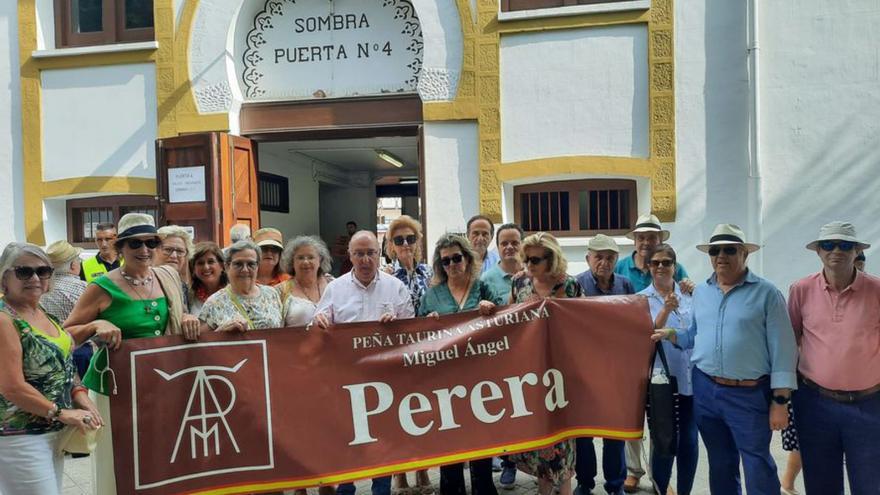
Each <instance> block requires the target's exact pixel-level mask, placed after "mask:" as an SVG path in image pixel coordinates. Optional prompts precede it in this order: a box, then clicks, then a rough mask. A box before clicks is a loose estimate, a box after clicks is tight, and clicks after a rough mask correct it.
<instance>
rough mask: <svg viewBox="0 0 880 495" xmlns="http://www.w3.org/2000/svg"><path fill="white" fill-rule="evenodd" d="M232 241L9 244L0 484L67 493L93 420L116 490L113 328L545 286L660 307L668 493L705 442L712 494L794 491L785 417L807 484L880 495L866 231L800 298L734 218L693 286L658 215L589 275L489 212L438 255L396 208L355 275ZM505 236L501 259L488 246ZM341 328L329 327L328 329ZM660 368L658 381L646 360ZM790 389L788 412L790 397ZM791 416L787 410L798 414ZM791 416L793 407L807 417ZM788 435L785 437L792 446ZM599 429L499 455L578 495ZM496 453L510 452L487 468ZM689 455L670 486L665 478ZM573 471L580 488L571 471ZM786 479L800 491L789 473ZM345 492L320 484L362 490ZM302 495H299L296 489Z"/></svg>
mask: <svg viewBox="0 0 880 495" xmlns="http://www.w3.org/2000/svg"><path fill="white" fill-rule="evenodd" d="M230 235H231V238H232V240H233V242H232V243H231V244H230V245H229V246H226V247H225V248H221V247H220V246H218V245H217V244H215V243H213V242H199V243H197V244H195V245H193V240H192V237H191V235H190V233H189V232H188V231H187V230H186V229H183V228H181V227H178V226H173V225H172V226H165V227H161V228H157V227H156V225H155V222H154V219H153V218H152V217H150V216H149V215H146V214H142V213H129V214H126V215H124V216H123V217H122V218H121V219H120V220H119V223H118V225H113V224H100V225H98V226H97V229H96V233H95V240H96V246H97V248H98V254H97V255H95V256H94V257H90V258H88V259H86V260H84V261H81V249H79V248H76V247H73V246H71V245H70V244H68V243H67V242H66V241H58V242H55V243H53V244H51V245H49V246H48V247H47V249H46V250H45V251H44V250H43V249H41V248H39V247H37V246H34V245H31V244H26V243H10V244H9V245H7V246H6V248H5V250H4V251H3V253H2V256H0V283H2V285H0V292H2V298H0V492H2V493H6V494H9V495H18V494H41V495H42V494H53V493H60V489H61V480H62V467H63V453H62V452H60V451H59V449H58V448H57V443H58V441H59V440H58V439H59V438H60V432H61V430H62V429H63V428H65V427H70V428H78V429H79V430H81V431H88V430H97V429H101V431H102V435H100V436H99V437H98V446H97V449H96V450H95V453H94V455H93V456H92V465H93V485H92V486H93V487H94V489H95V491H96V493H99V494H101V495H112V494H113V493H115V491H116V490H115V488H116V487H115V479H114V473H113V452H112V442H111V439H112V421H111V417H110V411H109V395H110V394H111V393H112V391H113V389H114V388H115V383H114V377H113V373H112V370H110V368H109V367H108V358H107V349H115V348H118V347H119V346H120V345H121V342H122V340H124V339H130V338H149V337H156V336H161V335H181V336H183V337H184V338H186V339H189V340H196V339H198V338H199V335H200V334H202V333H204V332H209V331H232V332H246V331H249V330H254V329H271V328H282V327H300V328H315V327H317V328H321V329H327V328H331V327H332V326H333V325H334V324H338V323H348V322H358V321H378V322H387V321H391V320H394V319H399V318H412V317H416V316H419V317H436V316H439V315H446V314H451V313H457V312H462V311H471V310H477V311H479V312H480V313H481V314H483V315H490V314H492V313H494V312H495V311H496V308H497V307H498V306H500V305H504V304H512V303H519V302H525V301H529V300H533V299H536V298H538V299H542V298H548V297H574V298H577V297H604V296H616V295H630V294H639V295H641V296H644V297H646V298H647V300H648V306H649V308H650V312H651V318H652V320H653V322H654V327H655V331H654V333H653V334H652V335H650V336H648V335H646V337H645V338H646V339H647V338H651V339H653V340H655V341H656V342H658V344H657V345H658V346H662V347H663V350H664V351H665V353H666V356H667V357H668V363H669V372H670V373H671V374H672V375H674V376H675V377H676V379H677V383H678V393H679V405H678V415H677V422H678V428H677V448H676V454H675V456H674V457H669V458H667V457H661V456H658V455H655V453H654V452H650V455H649V456H648V458H649V459H650V460H649V463H650V470H649V471H650V478H651V481H652V484H653V488H654V489H655V490H656V492H657V493H660V494H663V495H665V494H668V493H679V494H688V493H691V490H692V488H693V482H694V476H695V473H696V469H697V463H698V451H699V449H698V437H702V439H703V442H704V444H705V446H706V449H707V452H708V456H709V459H708V463H709V473H710V476H709V478H710V486H711V491H712V493H713V494H720V495H726V494H735V493H740V490H741V481H740V463H742V466H743V471H744V473H745V485H746V488H747V491H748V492H749V493H756V494H777V493H780V492H781V491H782V492H783V493H786V494H792V493H795V491H794V487H793V486H792V485H791V484H790V483H783V484H782V485H780V481H779V478H778V476H777V473H776V465H775V463H774V461H773V458H772V457H771V455H770V442H771V438H772V432H773V431H774V430H783V429H786V435H787V438H789V439H790V438H794V439H796V440H797V444H798V445H797V446H796V448H797V449H799V451H800V454H801V458H802V462H803V473H804V482H805V485H806V489H807V491H808V493H816V494H836V493H843V476H844V459H845V460H846V462H845V466H846V473H847V475H848V478H849V483H850V487H851V489H852V492H853V493H858V494H872V493H878V494H880V483H877V482H876V479H874V478H873V473H872V472H871V471H872V469H871V468H872V467H874V466H875V465H876V463H877V461H876V459H877V458H878V454H880V450H878V447H877V446H878V445H880V279H878V278H875V277H872V276H870V275H867V274H865V273H863V272H862V271H861V270H860V269H858V268H857V265H856V263H857V260H858V258H862V262H863V261H864V250H865V249H867V248H868V247H870V246H869V244H867V243H866V242H864V241H862V240H860V239H859V238H858V236H857V235H856V232H855V229H854V227H853V226H852V225H851V224H849V223H845V222H832V223H829V224H827V225H825V226H823V227H822V228H821V229H820V233H819V236H818V238H817V239H815V240H814V241H812V242H810V243H809V244H807V246H806V248H807V249H810V250H813V251H816V253H817V254H818V257H819V259H820V262H821V265H822V268H821V270H820V271H819V272H818V273H815V274H813V275H810V276H808V277H806V278H804V279H802V280H800V281H798V282H797V283H795V284H794V285H793V286H792V288H791V291H790V294H789V298H788V301H787V302H786V300H785V298H784V297H783V295H782V294H781V292H780V291H779V290H778V289H776V287H774V286H773V284H772V283H770V282H769V281H767V280H765V279H763V278H761V277H759V276H757V275H755V274H754V273H753V272H752V271H750V270H749V269H748V267H747V258H748V256H749V255H750V254H751V253H753V252H755V251H756V250H758V249H759V246H757V245H756V244H753V243H749V242H747V241H746V238H745V235H744V234H743V232H742V230H741V229H739V227H737V226H735V225H732V224H721V225H718V226H717V227H716V229H715V231H714V232H713V234H712V236H711V237H710V238H709V240H708V241H707V242H705V243H703V244H700V245H698V246H697V249H699V250H700V251H703V252H705V253H707V254H708V256H709V261H710V263H711V267H712V271H713V274H712V276H711V277H710V278H709V279H708V280H706V281H705V282H702V283H699V284H697V283H695V282H693V281H691V280H690V279H689V278H688V275H687V272H686V270H685V268H684V267H683V266H682V265H681V264H680V263H679V262H678V260H677V255H676V251H675V250H674V249H673V248H672V247H671V245H670V244H669V242H668V241H669V231H668V230H665V229H664V228H663V227H662V225H661V224H660V221H659V220H658V219H657V218H656V217H655V216H653V215H644V216H641V217H639V219H638V221H637V224H636V225H635V228H634V229H633V230H632V231H631V232H629V233H628V234H627V237H628V238H630V239H631V240H632V242H633V245H634V251H633V253H632V254H631V255H630V256H626V257H624V258H622V259H619V256H620V248H619V246H618V244H617V242H616V241H615V240H614V239H613V238H612V237H609V236H606V235H603V234H598V235H596V236H595V237H593V238H592V239H590V241H589V243H588V245H587V252H586V262H587V264H588V265H589V270H588V271H585V272H583V273H580V274H578V275H576V276H572V275H569V274H568V264H567V262H566V258H565V256H564V254H563V251H562V248H561V247H560V244H559V242H558V241H557V239H556V238H555V237H554V236H553V235H551V234H549V233H544V232H538V233H534V234H531V235H528V236H526V235H525V234H524V232H523V230H522V229H521V228H520V227H519V226H518V225H516V224H512V223H508V224H504V225H501V226H500V227H498V229H497V231H496V229H495V225H494V224H493V222H492V221H491V220H490V219H489V218H487V217H484V216H480V215H477V216H475V217H473V218H471V219H470V220H469V221H468V223H467V231H466V233H465V234H464V235H455V234H446V235H443V236H441V237H440V239H438V240H437V241H436V243H435V244H434V246H433V256H432V257H431V260H430V262H428V260H427V259H426V258H425V255H424V253H423V252H422V250H423V234H422V228H421V225H420V223H419V222H418V221H416V220H414V219H413V218H410V217H408V216H405V215H404V216H401V217H399V218H397V219H396V220H394V221H393V222H392V223H391V224H390V226H389V228H388V231H387V233H386V236H385V246H384V248H385V249H384V251H385V252H386V253H387V254H388V255H389V256H390V258H391V260H392V262H391V263H389V264H387V265H386V266H382V265H381V263H380V256H381V255H382V253H383V249H382V246H380V242H379V240H378V239H377V237H376V235H375V234H374V233H372V232H370V231H365V230H361V231H356V232H352V235H351V237H350V239H349V243H348V265H350V269H349V270H347V271H344V272H342V273H341V274H340V275H339V276H338V277H336V278H334V277H333V276H332V275H331V271H332V270H331V263H332V257H331V254H330V251H329V250H328V247H327V245H326V244H325V243H324V242H323V241H322V240H321V239H320V238H318V237H315V236H298V237H295V238H294V239H291V240H289V241H287V242H286V243H285V242H284V239H283V237H282V234H281V232H280V231H278V230H277V229H273V228H263V229H260V230H257V231H256V232H253V234H251V232H250V229H248V228H247V226H243V225H237V226H235V227H233V230H232V231H231V232H230ZM493 239H494V243H495V245H496V247H497V249H496V250H492V249H490V245H491V244H492V242H493ZM331 330H332V328H331ZM654 368H655V371H654V372H655V373H662V372H663V371H661V370H662V368H661V367H660V365H659V363H655V366H654ZM792 401H793V406H792V404H791V402H792ZM795 415H796V416H795ZM790 417H791V418H793V417H796V418H797V425H796V428H795V427H794V423H793V421H791V422H790ZM789 443H791V442H789ZM594 449H595V447H594V442H593V439H592V438H577V439H571V440H565V441H562V442H560V443H557V444H555V445H552V446H550V447H547V448H545V449H540V450H538V451H530V452H520V453H515V454H511V455H509V456H503V457H501V459H500V468H501V477H500V484H501V486H502V487H504V488H511V487H513V486H514V483H515V478H516V475H517V471H523V472H526V473H529V474H531V475H534V476H536V477H537V478H538V489H539V492H540V493H541V494H542V495H549V494H550V493H552V492H553V491H554V490H556V491H559V492H560V493H562V494H563V495H564V494H572V493H577V494H578V495H587V494H588V493H590V492H591V490H592V489H593V488H594V486H595V482H594V479H595V477H596V475H597V470H598V466H597V460H596V459H597V458H596V453H595V450H594ZM602 449H603V453H602V457H603V459H602V468H603V471H604V478H605V485H604V489H605V491H606V492H607V493H609V494H615V495H617V494H620V493H622V492H623V491H627V492H635V491H638V490H639V481H640V478H641V477H642V476H644V475H645V474H646V472H647V471H648V469H646V466H644V465H643V463H642V459H643V451H644V445H643V442H642V441H641V440H635V441H630V442H624V441H621V440H614V439H603V440H602ZM496 461H497V460H496ZM468 464H469V466H468V469H469V474H470V479H471V490H472V492H473V493H475V494H479V495H496V494H497V490H496V486H495V483H494V480H493V475H492V471H493V467H494V466H493V464H494V463H493V459H491V458H490V459H481V460H473V461H470V462H469V463H468ZM673 466H675V467H676V470H677V472H676V485H677V486H676V487H675V488H674V489H673V488H672V487H671V486H670V480H671V479H672V469H673ZM464 473H465V471H464V465H463V464H454V465H446V466H441V468H440V486H439V491H440V493H441V494H443V495H459V494H464V493H466V484H465V474H464ZM573 478H576V481H577V486H576V487H575V486H574V484H573ZM786 485H788V486H786ZM354 491H355V487H354V485H353V484H351V483H346V484H342V485H339V486H338V487H328V486H324V487H320V493H322V494H327V493H339V494H352V493H354ZM372 491H373V493H374V494H377V495H386V494H390V493H391V492H392V491H396V492H407V493H420V494H423V495H429V494H431V493H433V492H434V487H432V486H431V482H430V479H429V478H428V475H427V472H426V471H418V472H417V473H415V479H414V480H413V484H412V485H410V484H409V480H408V478H407V474H405V473H402V474H398V475H395V476H394V477H390V476H389V477H382V478H376V479H374V480H372ZM302 493H304V491H300V495H302Z"/></svg>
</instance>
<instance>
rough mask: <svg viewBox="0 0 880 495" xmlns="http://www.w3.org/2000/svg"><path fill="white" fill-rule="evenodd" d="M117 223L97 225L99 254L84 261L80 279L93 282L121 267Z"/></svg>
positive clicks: (96, 241)
mask: <svg viewBox="0 0 880 495" xmlns="http://www.w3.org/2000/svg"><path fill="white" fill-rule="evenodd" d="M115 244H116V225H115V224H112V223H99V224H98V225H97V226H95V246H97V248H98V254H96V255H95V256H94V257H91V258H88V259H86V260H85V261H83V264H82V270H81V271H80V274H79V278H80V280H85V281H86V282H91V281H92V280H95V279H96V278H98V277H100V276H102V275H104V274H105V273H107V272H109V271H111V270H115V269H117V268H119V255H118V254H117V253H116V247H115Z"/></svg>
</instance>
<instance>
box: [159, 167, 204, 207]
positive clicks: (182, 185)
mask: <svg viewBox="0 0 880 495" xmlns="http://www.w3.org/2000/svg"><path fill="white" fill-rule="evenodd" d="M205 190H206V187H205V166H204V165H199V166H196V167H178V168H170V169H168V202H169V203H193V202H199V201H205Z"/></svg>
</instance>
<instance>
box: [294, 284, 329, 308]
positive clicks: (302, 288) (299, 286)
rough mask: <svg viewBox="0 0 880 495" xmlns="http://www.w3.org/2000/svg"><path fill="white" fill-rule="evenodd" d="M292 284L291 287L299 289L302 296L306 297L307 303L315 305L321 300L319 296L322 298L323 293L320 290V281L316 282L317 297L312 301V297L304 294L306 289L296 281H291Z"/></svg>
mask: <svg viewBox="0 0 880 495" xmlns="http://www.w3.org/2000/svg"><path fill="white" fill-rule="evenodd" d="M292 282H293V283H292V284H291V285H293V286H294V287H297V288H298V289H299V291H300V292H301V293H302V295H304V296H306V299H308V300H309V301H311V302H313V303H317V302H318V301H320V300H321V296H322V293H323V291H322V290H321V281H320V280H318V282H317V291H318V297H317V298H314V299H313V298H312V296H310V295H309V294H308V293H307V292H306V287H305V286H303V285H302V284H300V283H298V282H297V281H296V279H292Z"/></svg>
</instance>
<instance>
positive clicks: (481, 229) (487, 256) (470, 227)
mask: <svg viewBox="0 0 880 495" xmlns="http://www.w3.org/2000/svg"><path fill="white" fill-rule="evenodd" d="M494 235H495V225H494V224H492V220H490V219H489V217H485V216H483V215H474V216H472V217H471V218H470V220H468V221H467V238H468V241H470V243H471V247H472V248H474V253H476V255H477V257H478V258H479V259H477V262H478V263H481V264H482V269H481V270H480V273H485V272H487V271H488V270H489V269H490V268H492V267H493V266H495V265H496V264H497V263H498V260H499V259H501V258H500V257H499V256H498V253H496V252H495V251H489V244H490V243H491V242H492V237H493V236H494Z"/></svg>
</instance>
